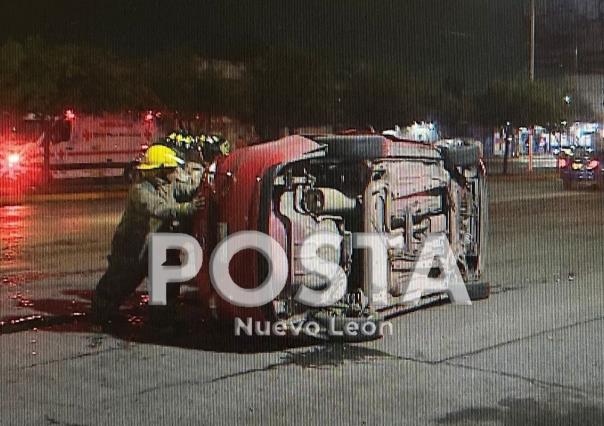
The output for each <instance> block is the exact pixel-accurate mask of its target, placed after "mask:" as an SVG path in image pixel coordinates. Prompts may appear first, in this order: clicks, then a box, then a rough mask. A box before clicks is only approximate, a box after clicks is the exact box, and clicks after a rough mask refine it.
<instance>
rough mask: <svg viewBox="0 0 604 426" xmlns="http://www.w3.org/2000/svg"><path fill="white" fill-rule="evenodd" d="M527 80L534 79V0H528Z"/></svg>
mask: <svg viewBox="0 0 604 426" xmlns="http://www.w3.org/2000/svg"><path fill="white" fill-rule="evenodd" d="M530 2H531V5H530V9H531V10H530V12H529V13H530V20H531V23H530V36H529V37H530V40H529V80H530V81H534V80H535V0H530Z"/></svg>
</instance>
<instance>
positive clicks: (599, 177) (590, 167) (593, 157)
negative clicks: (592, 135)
mask: <svg viewBox="0 0 604 426" xmlns="http://www.w3.org/2000/svg"><path fill="white" fill-rule="evenodd" d="M603 161H604V158H603V156H602V151H600V152H598V151H597V150H595V149H592V148H584V147H574V148H573V149H571V150H567V151H565V152H562V153H561V154H560V156H559V157H558V169H559V170H560V178H561V179H562V185H563V187H564V189H565V190H571V189H574V188H576V187H578V186H579V185H583V186H592V187H595V188H597V189H603V188H604V173H603V169H602V168H603V167H604V163H603Z"/></svg>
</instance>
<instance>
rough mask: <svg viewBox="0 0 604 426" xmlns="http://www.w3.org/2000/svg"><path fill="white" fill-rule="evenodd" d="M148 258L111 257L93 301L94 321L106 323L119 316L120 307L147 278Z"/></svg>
mask: <svg viewBox="0 0 604 426" xmlns="http://www.w3.org/2000/svg"><path fill="white" fill-rule="evenodd" d="M147 270H148V265H147V258H146V256H145V258H144V260H142V261H141V260H139V259H138V258H133V259H128V258H125V259H114V258H113V257H112V256H109V267H108V268H107V271H106V272H105V274H104V275H103V277H102V278H101V280H100V281H99V283H98V284H97V286H96V290H95V294H94V297H93V299H92V314H93V316H94V317H95V318H94V319H96V320H98V321H99V322H104V321H106V320H109V319H111V317H112V316H113V315H115V314H117V311H118V309H119V306H120V305H121V304H122V303H123V302H124V301H125V300H126V299H127V298H128V297H129V296H130V295H132V294H133V293H134V292H135V290H136V288H137V287H138V286H139V285H140V284H141V282H142V281H143V279H144V278H145V277H146V276H147Z"/></svg>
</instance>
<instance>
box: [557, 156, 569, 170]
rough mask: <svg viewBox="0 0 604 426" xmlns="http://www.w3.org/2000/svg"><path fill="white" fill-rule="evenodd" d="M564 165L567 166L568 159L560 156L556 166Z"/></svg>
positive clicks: (562, 166)
mask: <svg viewBox="0 0 604 426" xmlns="http://www.w3.org/2000/svg"><path fill="white" fill-rule="evenodd" d="M566 166H568V161H567V160H566V159H564V158H560V160H559V161H558V167H560V168H561V169H563V168H565V167H566Z"/></svg>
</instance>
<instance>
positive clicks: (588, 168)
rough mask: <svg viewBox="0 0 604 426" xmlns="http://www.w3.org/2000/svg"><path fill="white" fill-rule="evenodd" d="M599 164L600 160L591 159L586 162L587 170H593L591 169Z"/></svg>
mask: <svg viewBox="0 0 604 426" xmlns="http://www.w3.org/2000/svg"><path fill="white" fill-rule="evenodd" d="M599 165H600V162H599V161H598V160H591V161H590V162H589V163H588V164H587V170H593V169H595V168H597V167H598V166H599Z"/></svg>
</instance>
